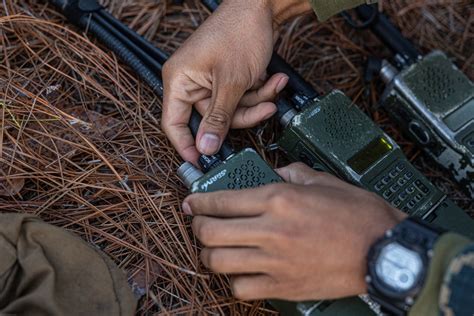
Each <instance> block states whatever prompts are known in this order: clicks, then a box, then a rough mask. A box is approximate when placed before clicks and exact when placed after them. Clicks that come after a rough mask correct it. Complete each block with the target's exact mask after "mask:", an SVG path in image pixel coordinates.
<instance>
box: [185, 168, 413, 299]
mask: <svg viewBox="0 0 474 316" xmlns="http://www.w3.org/2000/svg"><path fill="white" fill-rule="evenodd" d="M278 173H279V174H280V175H281V176H282V177H283V178H284V180H285V181H286V182H289V183H284V184H275V185H267V186H263V187H260V188H256V189H249V190H240V191H220V192H214V193H205V194H193V195H190V196H189V197H187V198H186V199H185V201H184V203H183V211H184V212H185V213H187V214H190V215H191V214H192V215H194V219H193V224H192V227H193V231H194V233H195V234H196V236H197V237H198V239H199V240H200V241H201V242H202V243H203V245H204V246H205V248H204V249H203V251H202V253H201V260H202V262H203V263H204V265H205V266H206V267H208V268H210V269H211V270H213V271H214V272H216V273H226V274H232V275H233V278H232V289H233V292H234V295H235V296H236V297H237V298H239V299H244V300H251V299H267V298H273V299H285V300H295V301H300V300H313V299H333V298H340V297H345V296H353V295H358V294H362V293H365V292H366V285H365V281H364V276H365V274H366V255H367V253H368V250H369V248H370V246H371V245H372V244H373V243H374V242H375V241H376V240H377V239H378V238H380V237H381V236H382V235H383V234H384V232H385V231H386V230H388V229H390V228H392V227H393V226H395V225H396V224H397V223H398V222H400V221H401V220H402V219H403V218H404V217H405V216H406V215H405V214H404V213H402V212H401V211H398V210H396V209H394V208H392V207H391V206H390V205H389V204H387V203H386V202H385V201H384V200H383V199H381V198H380V197H378V196H377V195H375V194H373V193H370V192H367V191H364V190H362V189H360V188H357V187H355V186H353V185H350V184H348V183H345V182H343V181H341V180H339V179H337V178H336V177H334V176H331V175H329V174H327V173H322V172H316V171H314V170H312V169H311V168H309V167H307V166H306V165H303V164H292V165H290V166H288V167H285V168H282V169H279V170H278Z"/></svg>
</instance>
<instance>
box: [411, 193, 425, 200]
mask: <svg viewBox="0 0 474 316" xmlns="http://www.w3.org/2000/svg"><path fill="white" fill-rule="evenodd" d="M422 198H423V195H422V194H421V193H418V194H417V195H415V197H414V198H413V200H414V201H415V202H420V201H421V199H422Z"/></svg>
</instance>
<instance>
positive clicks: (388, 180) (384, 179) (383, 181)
mask: <svg viewBox="0 0 474 316" xmlns="http://www.w3.org/2000/svg"><path fill="white" fill-rule="evenodd" d="M381 181H382V183H383V184H387V183H389V182H390V177H389V176H386V177H384V178H383V179H382V180H381Z"/></svg>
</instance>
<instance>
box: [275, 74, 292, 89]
mask: <svg viewBox="0 0 474 316" xmlns="http://www.w3.org/2000/svg"><path fill="white" fill-rule="evenodd" d="M289 79H290V78H289V77H288V76H286V75H285V76H283V77H282V78H281V79H280V81H278V84H277V87H276V93H280V92H281V91H282V90H283V89H285V87H286V84H287V83H288V80H289Z"/></svg>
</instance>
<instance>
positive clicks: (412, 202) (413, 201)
mask: <svg viewBox="0 0 474 316" xmlns="http://www.w3.org/2000/svg"><path fill="white" fill-rule="evenodd" d="M415 205H416V201H415V200H411V201H410V202H408V204H407V206H408V208H409V209H410V210H411V209H412V208H413V207H415Z"/></svg>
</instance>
